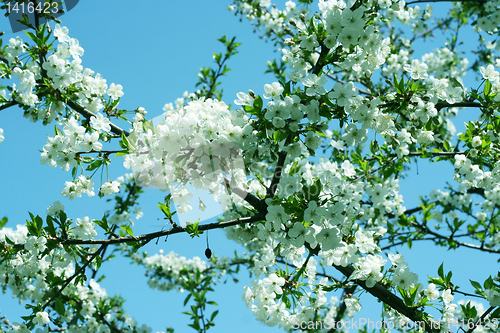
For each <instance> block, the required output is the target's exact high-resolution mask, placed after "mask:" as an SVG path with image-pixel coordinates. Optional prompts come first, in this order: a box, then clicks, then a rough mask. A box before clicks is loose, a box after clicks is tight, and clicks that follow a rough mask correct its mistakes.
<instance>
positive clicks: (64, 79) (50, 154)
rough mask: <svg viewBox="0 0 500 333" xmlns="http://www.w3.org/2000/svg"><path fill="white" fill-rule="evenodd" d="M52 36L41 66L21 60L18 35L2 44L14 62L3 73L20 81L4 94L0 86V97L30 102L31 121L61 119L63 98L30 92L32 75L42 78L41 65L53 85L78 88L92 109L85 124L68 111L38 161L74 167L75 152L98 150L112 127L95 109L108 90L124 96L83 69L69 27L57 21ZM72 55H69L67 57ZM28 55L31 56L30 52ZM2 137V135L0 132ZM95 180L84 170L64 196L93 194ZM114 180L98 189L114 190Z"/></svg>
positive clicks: (79, 97) (78, 159)
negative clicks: (54, 42) (43, 97)
mask: <svg viewBox="0 0 500 333" xmlns="http://www.w3.org/2000/svg"><path fill="white" fill-rule="evenodd" d="M53 34H54V36H55V37H56V38H57V40H58V41H59V44H57V48H56V49H54V50H53V51H52V52H51V53H49V54H48V55H47V62H44V63H43V65H42V68H40V67H39V66H38V65H37V62H36V61H30V62H27V63H26V64H23V62H22V61H21V60H20V59H21V58H22V57H21V56H22V55H23V54H24V53H25V52H26V45H25V44H24V42H23V41H22V39H21V38H20V37H17V38H12V39H11V40H10V41H9V44H8V45H7V46H6V48H5V54H6V57H7V59H8V61H9V63H10V65H12V68H13V69H12V70H11V72H6V74H7V77H8V76H9V75H12V76H14V77H16V78H17V79H19V81H20V84H19V85H18V86H16V85H14V89H13V91H12V92H11V93H10V95H7V93H6V90H2V94H1V95H2V97H3V101H4V102H5V101H7V100H8V98H14V99H15V100H16V101H17V102H18V103H20V104H21V105H25V106H28V107H29V109H28V111H26V112H25V116H26V117H28V118H30V119H31V120H32V121H33V122H36V121H38V120H43V123H44V124H45V125H46V124H48V123H50V122H52V121H53V120H54V119H59V116H60V115H61V112H62V111H63V110H64V108H65V106H64V104H63V103H62V102H61V101H51V102H48V101H44V100H39V99H38V96H37V95H36V94H35V93H34V90H33V89H34V88H35V85H36V80H38V79H40V78H41V70H43V71H45V72H46V73H47V76H48V77H49V78H50V79H52V81H53V88H54V89H57V90H59V91H60V92H61V93H65V92H66V90H67V88H68V87H70V86H71V87H73V88H76V89H77V92H76V93H75V99H76V101H78V102H79V103H80V104H81V105H83V106H84V107H85V108H86V109H87V110H89V111H91V112H95V115H94V116H91V117H90V124H89V126H88V127H89V128H86V127H84V126H81V125H80V124H79V120H80V116H79V115H78V114H76V113H73V115H72V116H70V117H68V118H65V119H63V120H62V121H60V122H59V123H58V125H60V126H62V127H63V130H59V129H58V128H57V133H56V135H55V136H54V137H49V138H48V139H47V142H46V144H45V145H44V147H43V150H42V153H41V160H40V163H42V164H48V165H49V166H50V167H56V166H57V165H60V166H61V168H62V169H63V170H64V171H68V170H69V169H70V168H72V167H77V166H78V165H79V164H80V163H81V160H82V157H81V156H80V155H79V154H80V153H81V152H82V151H83V152H86V153H89V152H100V151H101V150H102V143H101V141H107V140H108V136H109V133H110V131H111V122H110V120H109V119H108V118H106V117H104V116H103V114H102V113H100V112H98V111H99V110H101V109H102V108H103V103H105V99H104V97H105V94H106V93H107V94H108V96H109V97H110V99H111V100H113V101H114V100H117V99H119V98H120V97H121V96H123V91H122V86H121V85H116V84H114V83H112V84H111V85H110V86H109V88H108V86H107V84H106V80H105V79H103V78H102V77H101V76H100V74H96V75H95V76H94V72H93V71H92V70H90V69H88V68H87V69H84V68H83V67H82V66H81V61H82V60H81V58H80V56H82V55H83V52H84V51H83V49H82V48H81V47H80V45H79V42H78V40H76V39H74V38H70V37H69V36H68V29H67V28H66V27H61V26H60V25H58V24H57V25H56V26H55V28H54V31H53ZM71 57H72V58H73V60H71V61H70V58H71ZM28 59H29V58H28ZM0 139H3V136H1V133H0ZM92 185H93V183H92V181H91V180H90V179H87V178H86V177H84V176H83V175H82V176H80V177H79V178H78V179H76V180H74V181H73V182H66V188H65V189H64V190H63V191H62V194H63V195H64V196H68V197H70V198H71V199H72V198H74V197H75V196H76V197H79V196H81V194H82V193H87V194H88V195H89V196H91V195H94V192H93V186H92ZM118 186H119V184H118V182H116V181H107V182H106V183H104V184H103V185H102V187H101V191H100V192H101V193H102V194H104V195H109V194H112V193H117V192H118Z"/></svg>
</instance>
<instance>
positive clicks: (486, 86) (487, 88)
mask: <svg viewBox="0 0 500 333" xmlns="http://www.w3.org/2000/svg"><path fill="white" fill-rule="evenodd" d="M490 92H491V82H490V80H486V82H485V83H484V97H487V96H489V95H490Z"/></svg>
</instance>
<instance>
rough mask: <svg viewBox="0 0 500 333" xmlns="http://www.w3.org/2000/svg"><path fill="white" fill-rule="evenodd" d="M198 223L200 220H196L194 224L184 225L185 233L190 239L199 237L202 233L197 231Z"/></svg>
mask: <svg viewBox="0 0 500 333" xmlns="http://www.w3.org/2000/svg"><path fill="white" fill-rule="evenodd" d="M198 223H200V219H198V220H196V222H194V223H189V222H187V223H186V232H187V233H188V234H189V236H191V238H194V237H199V236H200V235H201V234H202V233H203V231H199V230H198Z"/></svg>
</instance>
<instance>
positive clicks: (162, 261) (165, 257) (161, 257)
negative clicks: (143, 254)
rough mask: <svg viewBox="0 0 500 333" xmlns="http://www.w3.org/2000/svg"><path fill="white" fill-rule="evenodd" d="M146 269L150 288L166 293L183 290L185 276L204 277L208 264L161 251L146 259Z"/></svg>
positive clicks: (197, 258)
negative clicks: (198, 274) (197, 274)
mask: <svg viewBox="0 0 500 333" xmlns="http://www.w3.org/2000/svg"><path fill="white" fill-rule="evenodd" d="M144 267H145V268H146V269H147V270H148V271H149V273H148V275H149V276H150V277H149V280H148V285H149V287H151V288H152V289H158V290H163V291H165V290H172V289H178V290H182V283H183V281H187V280H186V276H185V274H195V273H200V274H202V275H201V276H203V272H204V271H205V270H206V268H207V264H206V262H205V261H203V260H201V259H200V258H199V257H193V258H192V259H186V257H183V256H179V255H178V254H177V253H174V252H173V251H172V252H170V253H168V254H163V250H160V251H159V253H158V254H154V255H152V256H148V257H147V258H145V259H144Z"/></svg>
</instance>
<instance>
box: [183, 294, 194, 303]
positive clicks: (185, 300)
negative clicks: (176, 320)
mask: <svg viewBox="0 0 500 333" xmlns="http://www.w3.org/2000/svg"><path fill="white" fill-rule="evenodd" d="M191 295H192V294H188V295H187V297H186V298H185V299H184V306H186V304H187V302H189V299H190V298H191Z"/></svg>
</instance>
